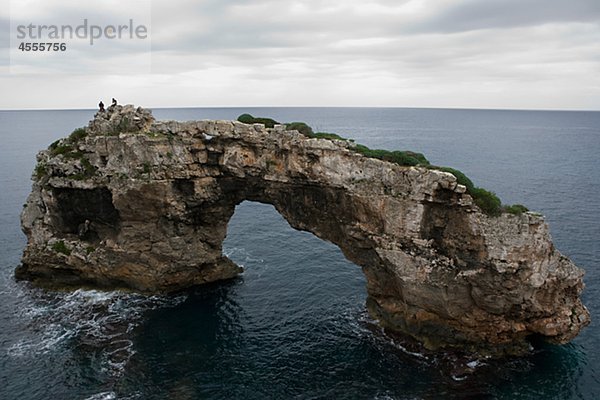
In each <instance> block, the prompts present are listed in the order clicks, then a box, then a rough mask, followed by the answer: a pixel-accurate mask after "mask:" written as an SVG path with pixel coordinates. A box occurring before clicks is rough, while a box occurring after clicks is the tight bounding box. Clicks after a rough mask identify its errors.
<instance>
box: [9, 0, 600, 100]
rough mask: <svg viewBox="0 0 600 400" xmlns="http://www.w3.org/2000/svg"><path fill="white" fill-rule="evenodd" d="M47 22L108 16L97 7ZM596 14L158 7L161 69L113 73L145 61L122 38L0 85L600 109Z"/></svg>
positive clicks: (495, 5) (182, 95) (351, 6)
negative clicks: (115, 68) (122, 73)
mask: <svg viewBox="0 0 600 400" xmlns="http://www.w3.org/2000/svg"><path fill="white" fill-rule="evenodd" d="M48 13H49V14H47V16H48V18H49V17H50V15H51V14H50V13H54V16H55V17H56V18H59V17H60V18H62V19H74V20H77V21H79V20H81V18H82V17H83V16H85V17H86V18H89V19H90V20H91V19H93V20H94V21H100V22H104V21H106V22H105V23H110V22H112V19H114V16H112V15H111V14H110V13H107V11H106V10H101V9H96V8H95V7H94V6H93V5H92V4H90V3H85V4H82V5H80V6H77V7H76V8H63V9H50V10H49V11H48ZM599 14H600V3H598V2H597V1H577V0H571V1H568V2H567V1H558V0H545V1H542V0H523V1H518V2H517V1H516V0H504V1H500V0H485V1H474V0H462V1H454V2H447V1H441V0H405V1H397V0H361V1H358V0H357V1H350V0H347V1H344V2H340V1H339V0H338V1H334V0H289V1H286V2H282V1H280V0H207V1H202V2H197V1H195V0H180V1H178V2H177V4H176V6H174V4H173V2H171V1H158V0H155V1H154V2H153V7H152V18H153V19H152V24H151V28H152V66H153V70H152V71H153V73H154V74H152V75H151V74H145V73H143V72H140V73H139V74H137V75H138V76H131V74H127V75H120V74H119V71H118V70H117V71H116V72H115V71H114V70H112V69H111V67H114V66H119V65H125V66H128V65H129V63H131V62H134V61H135V60H136V59H139V58H140V57H142V56H144V55H145V54H144V51H143V50H140V49H135V48H132V49H127V47H126V45H125V44H123V43H114V44H112V46H109V47H105V48H102V47H101V46H99V47H98V48H97V49H94V50H95V51H94V52H92V53H90V52H85V51H83V50H84V49H76V50H82V51H78V52H74V53H73V54H72V55H73V58H72V59H71V60H70V61H69V63H68V64H65V63H62V64H61V61H60V60H59V59H57V60H54V61H53V62H51V63H44V62H39V63H38V65H37V67H39V69H40V71H41V74H40V75H39V77H38V76H33V75H30V76H26V77H25V76H18V75H12V76H0V84H1V85H2V87H6V88H8V90H10V89H11V88H17V87H18V86H17V82H19V84H20V85H21V87H28V86H29V85H31V86H32V87H33V86H34V84H33V82H35V84H36V85H38V86H39V88H40V89H39V90H41V91H48V92H49V93H52V92H53V91H55V90H56V86H58V85H59V84H58V83H56V84H55V82H63V83H65V84H64V85H63V86H64V87H74V88H75V87H76V88H80V89H81V90H84V91H90V92H93V93H95V92H102V91H104V90H106V88H111V90H112V91H113V92H114V93H115V95H117V97H119V98H129V99H132V100H130V101H134V99H141V100H142V101H143V102H145V103H146V104H147V103H148V102H150V104H148V105H157V106H158V105H160V106H178V105H187V106H195V105H244V104H255V105H256V104H267V105H268V104H278V105H386V106H444V107H511V108H512V107H525V108H544V107H548V108H561V107H563V108H564V107H570V108H600V78H598V77H596V75H598V74H597V71H598V70H600V60H599V56H598V51H597V47H598V45H597V43H598V39H599V37H600V23H598V20H599ZM120 15H121V16H123V17H126V16H127V12H125V11H123V12H122V13H120ZM0 21H1V20H0ZM0 23H1V22H0ZM136 52H137V53H136ZM123 53H128V54H127V55H129V57H125V56H123ZM44 68H46V73H47V74H51V76H52V77H53V79H52V81H48V79H47V77H46V79H42V75H43V71H44ZM57 70H58V71H60V70H62V71H63V72H67V73H60V72H57ZM86 77H88V80H87V81H86ZM25 82H27V83H26V84H25ZM74 82H76V83H74ZM290 93H293V96H290ZM62 97H63V98H65V99H67V100H65V101H70V103H68V104H66V105H65V106H70V107H76V106H77V104H75V103H74V102H76V101H79V100H80V98H81V96H80V94H79V93H75V90H72V91H70V90H67V91H65V94H64V96H62ZM69 99H71V100H69ZM0 101H1V100H0ZM14 101H16V100H14ZM27 101H33V100H32V99H25V98H24V99H23V102H24V103H26V102H27ZM35 101H37V102H43V101H44V96H43V95H39V96H36V100H35ZM152 102H154V104H152ZM0 107H10V105H6V104H1V103H0Z"/></svg>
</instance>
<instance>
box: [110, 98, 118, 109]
mask: <svg viewBox="0 0 600 400" xmlns="http://www.w3.org/2000/svg"><path fill="white" fill-rule="evenodd" d="M116 105H117V99H115V98H114V97H113V98H112V104H111V106H113V107H114V106H116Z"/></svg>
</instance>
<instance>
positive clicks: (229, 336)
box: [0, 108, 600, 400]
mask: <svg viewBox="0 0 600 400" xmlns="http://www.w3.org/2000/svg"><path fill="white" fill-rule="evenodd" d="M243 112H250V113H252V114H255V115H260V116H270V117H273V118H276V119H279V120H281V121H295V120H302V121H306V122H308V123H309V124H311V125H312V126H313V127H316V128H318V130H322V131H331V132H336V133H339V134H341V135H343V136H347V137H352V138H355V139H356V140H357V141H358V142H361V143H364V144H366V145H368V146H370V147H379V148H387V149H411V150H415V151H419V152H423V153H425V154H426V155H427V156H428V158H429V160H430V161H431V162H432V163H435V164H438V165H449V166H453V167H456V168H458V169H461V170H463V171H464V172H465V173H467V174H468V175H469V176H470V177H471V178H472V179H473V180H474V181H475V183H476V184H477V185H480V186H483V187H486V188H489V189H491V190H493V191H495V192H496V193H498V194H499V195H500V197H501V198H502V199H503V200H504V201H505V202H506V203H523V204H526V205H527V206H528V207H529V208H530V209H533V210H537V211H540V212H542V213H543V214H545V215H546V216H547V219H548V221H549V223H550V226H551V231H552V234H553V237H554V240H555V244H556V245H557V247H558V248H559V249H560V250H561V251H562V252H563V253H564V254H566V255H568V256H569V257H571V258H572V259H573V260H574V261H575V262H576V263H577V264H578V265H579V266H581V267H583V268H585V269H586V270H587V275H586V278H585V282H586V284H587V288H586V290H585V293H584V301H585V303H586V304H587V306H588V307H589V308H590V311H591V313H592V318H593V322H592V325H590V326H589V327H588V328H587V329H586V330H585V331H584V332H583V333H582V334H581V335H580V336H579V337H578V338H577V339H576V340H575V341H574V342H572V343H571V344H569V345H566V346H561V347H557V346H544V347H543V348H541V349H540V350H539V351H537V352H536V353H535V354H533V355H531V356H529V357H525V358H521V359H510V360H505V361H502V362H494V363H489V362H483V363H482V364H481V365H480V366H479V367H478V368H477V371H476V372H475V374H474V375H472V376H470V377H467V378H466V379H462V378H459V377H458V376H456V375H454V374H453V373H452V371H451V370H449V369H448V368H447V365H446V364H445V361H444V360H440V358H439V357H434V356H432V355H420V354H411V353H410V352H408V351H405V350H404V349H403V348H402V346H400V345H399V344H395V343H394V342H392V341H391V340H389V339H387V338H385V337H384V336H382V335H381V333H380V332H379V330H378V329H377V328H376V327H375V326H374V325H373V324H372V322H371V321H370V320H369V318H368V316H367V315H366V312H365V299H366V291H365V282H364V277H363V276H362V273H361V271H360V269H359V268H358V267H357V266H355V265H353V264H352V263H350V262H348V261H346V260H345V259H344V257H343V255H342V254H341V252H340V251H339V250H338V249H337V248H336V247H335V246H333V245H331V244H329V243H326V242H323V241H321V240H320V239H317V238H316V237H314V236H312V235H311V234H308V233H305V232H298V231H295V230H293V229H292V228H290V227H289V226H288V225H287V223H286V222H285V221H284V220H283V219H282V218H281V217H280V216H279V215H278V214H277V212H276V211H275V210H274V209H273V208H272V207H271V206H269V205H263V204H257V203H243V204H242V205H240V206H239V207H238V208H237V209H236V213H235V215H234V217H233V219H232V220H231V222H230V224H229V229H228V237H227V240H226V243H225V249H226V253H227V254H228V255H229V256H230V257H231V258H232V259H233V260H234V261H236V262H237V263H239V264H242V265H244V266H245V268H246V271H245V273H244V274H243V276H242V277H241V278H240V279H238V280H235V281H233V282H229V283H226V284H220V285H212V286H209V287H206V288H205V289H204V290H196V291H194V292H191V293H183V294H180V295H177V296H169V297H159V296H154V297H148V296H140V295H135V294H126V293H119V292H114V293H105V292H97V291H89V290H88V291H84V290H80V291H76V292H72V293H54V292H47V291H42V290H39V289H35V288H31V287H30V286H29V285H28V284H26V283H16V282H14V279H13V270H14V267H15V266H16V265H17V264H18V263H19V259H20V255H21V251H22V249H23V247H24V244H25V238H24V236H23V234H22V233H21V231H20V228H19V213H20V211H21V208H22V205H23V203H24V202H25V198H26V196H27V194H28V193H29V191H30V185H31V182H30V179H29V177H30V174H31V171H32V170H33V167H34V165H35V154H36V152H37V151H38V150H39V149H41V148H45V147H46V146H47V145H48V144H49V143H51V142H52V141H54V140H56V139H57V138H59V137H62V136H65V135H67V134H68V133H70V132H71V131H72V130H73V129H74V128H76V127H79V126H82V125H85V124H86V123H87V121H88V120H89V119H90V118H91V117H92V112H91V111H21V112H19V111H16V112H15V111H5V112H2V111H0V143H1V146H0V185H1V186H0V188H1V190H0V399H48V398H55V399H96V400H97V399H199V398H202V399H204V398H214V399H267V398H299V399H305V398H306V399H319V398H327V399H329V398H331V399H345V398H348V399H354V398H360V399H363V398H364V399H437V398H486V396H487V398H501V399H514V398H517V399H530V398H544V399H579V398H580V399H596V398H599V397H600V352H599V351H598V349H599V348H600V328H599V324H598V322H597V321H598V319H599V317H600V314H599V311H600V300H599V299H600V294H599V293H598V292H599V290H600V282H599V279H600V272H599V271H598V265H599V261H600V245H599V244H598V238H600V217H599V215H600V214H599V213H598V210H597V208H598V202H599V200H600V160H599V157H598V154H599V153H600V112H555V111H552V112H541V111H536V112H530V111H492V110H439V109H348V108H264V109H162V110H154V115H155V116H156V117H158V118H162V119H167V118H168V119H181V120H187V119H201V118H211V119H213V118H220V119H233V118H236V117H237V116H238V115H239V114H241V113H243ZM461 379H462V380H461Z"/></svg>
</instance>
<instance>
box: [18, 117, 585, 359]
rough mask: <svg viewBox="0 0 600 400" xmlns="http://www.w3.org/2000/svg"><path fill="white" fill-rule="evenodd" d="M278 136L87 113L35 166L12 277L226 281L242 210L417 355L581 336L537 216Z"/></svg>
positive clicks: (174, 284)
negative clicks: (353, 267) (358, 291)
mask: <svg viewBox="0 0 600 400" xmlns="http://www.w3.org/2000/svg"><path fill="white" fill-rule="evenodd" d="M353 146H354V144H353V143H351V142H346V141H340V140H325V139H309V138H307V137H305V136H303V135H301V134H299V133H298V132H295V131H285V130H284V127H283V126H276V127H275V128H273V129H265V127H264V126H263V125H245V124H242V123H239V122H231V121H192V122H176V121H164V122H163V121H159V122H157V121H154V119H153V118H152V116H151V114H150V113H149V112H148V111H146V110H143V109H141V108H138V109H135V108H133V107H132V106H125V107H122V106H117V107H112V108H110V109H109V110H108V111H107V112H105V113H98V114H96V117H95V119H94V120H93V121H91V122H90V125H89V126H88V127H87V128H86V129H85V131H84V130H80V131H76V132H74V133H73V134H72V135H71V137H70V138H67V139H63V140H61V141H59V142H57V143H54V144H53V145H51V146H50V148H49V149H48V150H45V151H42V152H40V153H39V155H38V166H37V167H36V172H35V174H34V184H33V189H32V192H31V194H30V196H29V198H28V200H27V204H26V206H25V208H24V210H23V214H22V226H23V230H24V232H25V234H26V235H27V239H28V243H27V247H26V248H25V251H24V254H23V260H22V265H21V266H19V267H18V268H17V271H16V275H17V277H18V278H22V279H27V280H31V281H33V282H35V283H38V284H40V285H91V286H94V287H104V288H130V289H134V290H139V291H144V292H164V291H167V292H168V291H175V290H179V289H182V288H186V287H190V286H192V285H199V284H203V283H206V282H213V281H218V280H223V279H228V278H232V277H235V276H236V275H237V274H239V273H240V271H241V269H240V268H239V267H238V266H236V265H235V264H234V263H233V262H232V261H230V260H229V259H228V258H227V257H225V256H224V255H223V254H222V243H223V239H224V238H225V235H226V230H227V223H228V221H229V219H230V218H231V216H232V215H233V212H234V209H235V206H236V205H237V204H239V203H240V202H242V201H244V200H252V201H258V202H263V203H269V204H272V205H274V206H275V208H276V209H277V210H278V211H279V212H280V213H281V214H282V215H283V216H284V218H285V219H286V220H287V221H288V222H289V223H290V225H291V226H293V227H294V228H296V229H300V230H305V231H309V232H312V233H313V234H315V235H316V236H318V237H320V238H322V239H324V240H328V241H330V242H333V243H335V244H336V245H338V246H339V247H340V248H341V249H342V251H343V252H344V254H345V256H346V257H347V258H348V259H349V260H351V261H353V262H355V263H356V264H358V265H360V266H361V267H362V269H363V271H364V274H365V276H366V278H367V289H368V295H369V297H368V301H367V303H368V304H367V305H368V308H369V311H370V312H371V314H372V315H373V316H374V317H375V318H376V319H378V320H379V322H380V324H381V325H382V326H383V327H385V328H387V329H389V330H390V331H394V332H402V333H404V334H408V335H410V336H411V337H413V338H416V339H418V340H419V341H421V342H422V343H424V344H425V346H427V347H428V348H432V349H436V348H440V347H456V348H460V349H471V350H476V351H479V352H482V353H486V354H496V355H497V354H506V353H511V354H513V353H521V352H523V351H526V349H527V347H528V342H527V339H528V338H530V337H532V336H538V337H543V338H545V339H547V340H549V341H551V342H555V343H565V342H567V341H569V340H571V339H572V338H573V337H575V336H576V335H577V334H578V332H579V331H580V330H581V329H582V328H583V327H584V326H585V325H587V324H588V323H589V318H590V317H589V313H588V311H587V310H586V308H585V307H584V306H583V305H582V303H581V301H580V298H579V296H580V293H581V291H582V289H583V283H582V276H583V271H582V270H581V269H579V268H577V267H576V266H575V265H574V264H573V263H572V262H571V261H569V260H568V259H567V258H566V257H564V256H562V255H561V254H560V253H559V252H558V251H557V250H556V249H555V248H554V246H553V245H552V242H551V239H550V236H549V233H548V227H547V225H546V223H545V222H544V219H543V218H542V217H541V216H540V215H537V214H533V213H524V214H522V215H511V214H503V215H501V216H499V217H489V216H487V215H485V214H483V213H481V212H480V211H479V210H478V208H477V206H475V205H474V204H473V202H472V199H471V197H470V196H469V195H468V194H467V193H465V187H464V186H461V185H459V184H457V182H456V178H455V177H454V176H453V175H451V174H449V173H445V172H440V171H435V170H429V169H425V168H419V167H402V166H399V165H395V164H391V163H388V162H384V161H380V160H376V159H371V158H367V157H364V156H362V155H360V154H358V153H356V152H354V151H353Z"/></svg>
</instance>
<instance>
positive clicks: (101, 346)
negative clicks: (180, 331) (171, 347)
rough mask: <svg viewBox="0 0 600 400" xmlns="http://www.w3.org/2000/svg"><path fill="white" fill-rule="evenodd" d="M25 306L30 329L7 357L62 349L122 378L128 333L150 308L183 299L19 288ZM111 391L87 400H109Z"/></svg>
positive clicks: (22, 312) (130, 346) (24, 316)
mask: <svg viewBox="0 0 600 400" xmlns="http://www.w3.org/2000/svg"><path fill="white" fill-rule="evenodd" d="M17 290H21V291H23V292H24V293H19V295H22V296H19V297H21V299H22V301H23V302H25V303H26V304H24V307H22V309H21V310H20V311H19V313H20V316H21V318H22V319H24V320H25V324H26V325H27V327H28V329H27V332H28V336H27V337H21V338H20V339H19V340H17V341H16V342H14V343H12V344H11V345H10V346H8V348H7V351H6V352H7V355H8V356H9V357H29V358H34V357H37V356H39V355H45V354H48V353H51V352H55V351H59V350H60V349H63V348H64V347H65V346H69V347H71V348H77V349H80V350H83V351H85V352H86V353H87V354H93V355H94V357H95V358H96V359H98V360H100V365H99V368H100V370H101V371H102V372H104V373H106V374H108V375H119V374H121V373H122V372H123V371H124V369H125V366H126V365H127V363H128V361H129V359H130V358H131V357H132V356H133V355H134V354H135V348H134V345H133V342H132V341H131V340H130V337H129V335H128V334H129V333H130V332H131V331H132V330H133V329H134V328H135V327H137V326H138V325H139V324H140V323H141V322H142V317H143V313H144V312H145V311H148V310H152V309H156V308H164V307H174V306H176V305H178V304H180V303H182V302H183V301H185V299H186V295H179V296H174V297H166V296H143V295H139V294H133V293H125V292H121V291H113V292H104V291H98V290H84V289H79V290H76V291H74V292H71V293H65V292H48V291H42V290H38V289H30V288H28V287H27V286H26V285H23V286H20V289H19V288H17ZM112 395H114V394H113V393H112V392H103V393H99V394H97V395H95V396H97V397H91V398H97V399H105V398H106V399H110V398H113V397H110V396H112Z"/></svg>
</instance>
